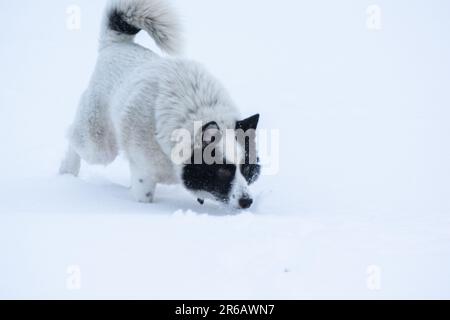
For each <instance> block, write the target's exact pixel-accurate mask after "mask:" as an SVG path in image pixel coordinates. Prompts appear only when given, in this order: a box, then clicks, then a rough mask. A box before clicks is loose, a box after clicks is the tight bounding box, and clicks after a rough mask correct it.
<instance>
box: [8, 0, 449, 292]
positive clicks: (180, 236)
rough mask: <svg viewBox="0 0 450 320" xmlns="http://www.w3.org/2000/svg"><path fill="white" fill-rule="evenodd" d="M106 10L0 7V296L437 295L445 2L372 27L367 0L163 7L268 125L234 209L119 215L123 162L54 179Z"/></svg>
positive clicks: (444, 286) (141, 208)
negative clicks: (263, 169)
mask: <svg viewBox="0 0 450 320" xmlns="http://www.w3.org/2000/svg"><path fill="white" fill-rule="evenodd" d="M104 3H105V1H88V0H71V1H68V0H58V1H57V0H43V1H33V0H24V1H1V2H0V17H1V19H0V40H1V41H0V43H1V50H0V138H1V156H0V167H1V175H0V297H1V298H66V299H72V298H74V299H78V298H171V299H175V298H183V299H187V298H189V299H198V298H202V299H207V298H209V299H216V298H234V299H239V298H253V299H258V298H270V299H278V298H374V299H380V298H450V271H449V270H450V196H449V191H450V148H449V146H450V126H449V121H450V90H449V89H450V86H449V85H450V42H449V41H448V38H449V30H450V3H449V2H448V1H446V0H441V1H439V0H432V1H425V0H415V1H406V0H395V1H392V0H389V1H388V0H379V1H376V4H377V5H378V6H379V8H380V9H381V27H382V29H381V30H379V31H375V30H371V29H369V28H367V26H366V20H367V18H368V16H367V13H366V10H367V8H368V7H369V6H370V5H373V1H366V0H358V1H356V0H353V1H352V0H341V1H333V0H319V1H312V0H311V1H292V0H280V1H276V2H274V1H265V0H246V1H238V0H226V1H225V0H221V1H218V0H217V1H207V0H189V1H181V0H177V1H176V6H177V7H178V11H179V12H180V13H181V15H182V17H183V21H184V25H185V29H186V33H185V34H186V38H187V48H186V56H187V57H190V58H194V59H195V60H198V61H201V62H203V63H204V64H205V65H206V66H207V67H208V68H209V69H210V70H211V71H212V72H213V73H214V74H216V75H217V76H218V77H219V78H220V79H221V80H222V81H223V82H224V83H225V84H226V86H227V87H228V89H229V90H230V91H231V93H232V95H233V97H234V99H235V100H236V102H237V103H238V104H239V105H240V106H241V109H242V111H243V113H244V114H245V115H252V114H254V113H256V112H260V113H261V115H262V124H261V125H262V128H264V129H269V130H273V129H275V130H279V134H280V155H279V160H280V163H279V172H278V173H277V174H275V175H268V176H264V177H263V178H262V179H261V180H260V181H259V182H258V184H257V185H256V186H255V192H256V194H257V200H256V204H255V206H254V207H253V208H251V210H249V211H247V212H242V213H236V212H231V211H229V210H227V209H225V208H222V207H219V206H217V205H216V204H213V203H207V204H206V205H205V206H203V207H202V206H200V205H199V204H198V203H197V202H196V201H195V199H193V198H192V197H191V196H190V195H189V194H187V193H186V192H185V191H183V190H182V189H181V188H179V187H161V188H159V189H158V192H157V195H156V203H155V204H152V205H143V204H138V203H135V202H133V200H132V199H131V196H130V194H129V192H128V172H127V166H126V162H125V161H124V160H123V159H119V160H118V161H117V162H116V163H115V164H114V165H112V166H110V167H108V168H99V167H87V166H84V167H83V168H82V176H81V178H80V179H75V178H71V177H60V176H58V175H57V174H56V173H57V169H58V166H59V161H60V159H61V157H62V155H63V153H64V149H65V139H64V133H65V130H66V128H67V126H68V125H69V124H70V121H71V120H72V117H73V115H74V112H75V109H76V105H77V101H78V97H79V94H80V93H81V91H82V90H83V89H84V87H85V86H86V84H87V81H88V79H89V76H90V72H91V71H92V69H93V66H94V63H95V58H96V48H97V39H98V32H99V24H100V17H101V13H102V8H103V6H104ZM71 5H76V6H78V7H79V8H80V9H81V29H80V30H70V28H67V26H66V20H67V17H68V15H67V13H66V10H67V8H68V7H70V6H71ZM69 11H70V10H69ZM375 11H376V10H375ZM371 12H373V11H371ZM375 25H376V23H375ZM139 42H140V43H143V44H145V45H147V46H151V47H152V48H153V47H154V46H153V44H152V42H151V40H149V39H148V38H147V37H146V35H144V34H142V35H139Z"/></svg>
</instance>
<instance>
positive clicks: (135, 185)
mask: <svg viewBox="0 0 450 320" xmlns="http://www.w3.org/2000/svg"><path fill="white" fill-rule="evenodd" d="M149 169H150V168H142V167H141V166H139V165H138V164H136V163H134V162H132V161H131V162H130V171H131V193H132V195H133V197H134V199H135V200H136V201H138V202H143V203H152V202H153V200H154V196H155V189H156V182H155V180H154V178H153V175H152V173H151V170H149Z"/></svg>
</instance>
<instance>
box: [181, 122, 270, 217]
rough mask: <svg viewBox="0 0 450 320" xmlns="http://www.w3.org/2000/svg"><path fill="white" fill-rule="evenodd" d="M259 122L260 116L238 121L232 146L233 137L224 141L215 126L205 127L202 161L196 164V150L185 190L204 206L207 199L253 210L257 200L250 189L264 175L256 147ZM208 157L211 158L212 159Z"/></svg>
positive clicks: (186, 171)
mask: <svg viewBox="0 0 450 320" xmlns="http://www.w3.org/2000/svg"><path fill="white" fill-rule="evenodd" d="M258 121H259V115H255V116H253V117H251V118H248V119H246V120H243V121H238V122H237V123H236V130H235V131H234V134H233V135H234V137H233V138H232V140H233V143H229V140H231V139H230V137H229V136H228V137H227V138H226V139H224V137H223V136H222V134H221V130H220V128H219V126H218V125H217V124H216V123H215V122H212V123H209V124H207V125H205V126H204V127H203V129H202V137H203V145H202V147H201V154H202V155H203V156H202V157H201V161H200V162H199V161H197V162H196V161H195V159H194V158H195V153H196V151H197V152H198V151H199V150H194V152H193V155H192V159H191V162H190V163H189V164H185V165H184V167H183V172H182V180H183V183H184V185H185V187H186V188H187V189H188V190H190V191H191V192H193V193H194V194H195V195H196V196H197V197H198V198H199V201H200V203H202V202H203V200H204V199H213V200H216V201H220V202H223V203H226V204H228V205H230V206H232V207H234V208H238V209H248V208H250V207H251V205H252V204H253V198H252V196H251V193H250V191H249V186H250V185H251V184H252V183H254V182H255V181H256V180H257V179H258V177H259V174H260V171H261V167H260V165H259V164H258V158H257V156H256V146H255V144H256V143H255V130H256V128H257V126H258ZM225 140H226V142H225ZM235 141H237V143H234V142H235ZM205 155H211V157H210V159H207V158H206V157H205ZM212 158H213V159H212Z"/></svg>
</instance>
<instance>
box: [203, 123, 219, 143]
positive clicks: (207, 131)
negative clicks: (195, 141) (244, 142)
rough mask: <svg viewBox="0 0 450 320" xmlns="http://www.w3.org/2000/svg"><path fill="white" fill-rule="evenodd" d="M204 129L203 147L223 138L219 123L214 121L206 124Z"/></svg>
mask: <svg viewBox="0 0 450 320" xmlns="http://www.w3.org/2000/svg"><path fill="white" fill-rule="evenodd" d="M202 131H203V132H202V139H203V147H206V146H208V145H210V144H211V143H213V142H218V141H219V140H220V138H221V133H220V128H219V125H218V124H217V123H216V122H214V121H213V122H210V123H207V124H205V125H204V126H203V128H202Z"/></svg>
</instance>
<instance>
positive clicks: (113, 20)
mask: <svg viewBox="0 0 450 320" xmlns="http://www.w3.org/2000/svg"><path fill="white" fill-rule="evenodd" d="M109 28H110V29H111V30H114V31H116V32H120V33H124V34H127V35H130V36H134V35H136V34H137V33H139V31H141V29H139V28H136V27H134V26H132V25H131V24H129V23H128V22H126V21H125V19H124V17H123V13H121V12H119V11H117V10H113V11H112V12H111V13H110V15H109Z"/></svg>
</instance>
